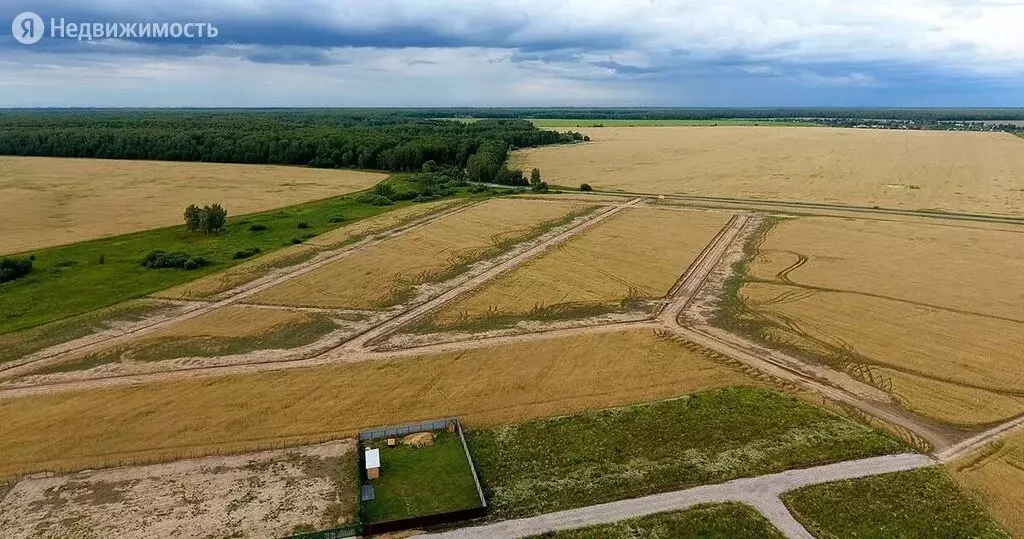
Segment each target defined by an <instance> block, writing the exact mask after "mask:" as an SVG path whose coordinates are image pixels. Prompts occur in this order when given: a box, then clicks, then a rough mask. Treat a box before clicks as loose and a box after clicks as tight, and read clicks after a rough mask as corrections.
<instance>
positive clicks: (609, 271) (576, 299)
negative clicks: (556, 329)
mask: <svg viewBox="0 0 1024 539" xmlns="http://www.w3.org/2000/svg"><path fill="white" fill-rule="evenodd" d="M730 217H731V215H730V214H728V213H724V212H708V211H664V210H656V209H650V208H631V209H628V210H625V211H623V212H621V213H619V214H618V215H615V216H614V217H612V218H611V219H609V220H607V221H605V222H603V223H601V224H600V225H598V226H596V227H594V228H591V229H589V230H586V231H584V232H583V233H582V234H580V235H579V236H576V237H575V238H573V239H571V240H569V241H568V242H566V243H564V244H562V245H559V246H558V247H557V248H556V249H554V250H552V251H550V252H548V253H545V254H544V255H541V256H540V257H538V258H536V259H533V260H530V261H528V262H526V263H525V264H523V265H522V266H520V267H518V268H516V269H515V270H513V271H512V272H510V273H509V274H508V275H505V276H503V277H501V278H500V279H498V280H496V281H494V282H493V283H491V284H489V285H487V286H485V287H484V288H483V289H481V290H480V291H479V292H477V293H475V294H473V295H471V296H469V297H467V298H465V299H463V300H461V301H456V302H454V303H452V304H450V305H448V306H446V307H445V308H444V309H443V310H442V311H440V312H439V313H437V314H436V315H434V316H433V317H432V319H431V323H432V324H434V325H436V326H439V327H442V328H444V327H446V326H460V325H473V324H477V325H480V324H487V323H488V320H489V319H491V320H494V319H505V320H510V321H514V320H522V319H524V318H559V317H566V316H572V315H574V314H579V313H586V312H590V311H605V310H608V309H616V308H619V307H620V306H621V304H622V302H623V301H628V300H637V301H641V300H650V299H656V298H661V297H663V296H665V294H666V293H668V291H669V289H670V288H671V287H672V285H673V283H675V282H676V280H678V279H679V276H680V275H681V274H682V273H683V272H684V271H685V270H686V268H687V266H689V265H690V264H691V263H692V262H693V260H694V259H695V258H696V257H697V255H698V254H700V252H701V250H702V249H704V247H705V246H706V245H707V244H708V242H709V241H710V240H711V239H712V238H713V237H714V236H715V234H716V233H717V232H718V231H719V230H720V229H721V228H722V227H723V226H724V225H725V224H726V223H727V222H728V220H729V218H730Z"/></svg>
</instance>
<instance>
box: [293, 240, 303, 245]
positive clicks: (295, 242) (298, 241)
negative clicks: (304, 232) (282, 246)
mask: <svg viewBox="0 0 1024 539" xmlns="http://www.w3.org/2000/svg"><path fill="white" fill-rule="evenodd" d="M302 241H303V240H301V239H299V238H292V245H298V244H300V243H302Z"/></svg>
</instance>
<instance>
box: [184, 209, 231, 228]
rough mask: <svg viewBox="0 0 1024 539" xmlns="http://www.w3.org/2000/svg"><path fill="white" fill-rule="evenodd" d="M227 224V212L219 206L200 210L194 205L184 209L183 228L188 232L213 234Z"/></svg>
mask: <svg viewBox="0 0 1024 539" xmlns="http://www.w3.org/2000/svg"><path fill="white" fill-rule="evenodd" d="M227 224H228V211H227V210H225V209H224V207H223V206H221V205H220V204H212V205H210V206H203V207H202V208H200V207H199V206H196V205H195V204H192V205H190V206H189V207H187V208H185V228H186V229H188V231H189V232H202V233H204V234H214V233H216V232H220V231H221V230H223V229H224V227H225V226H227Z"/></svg>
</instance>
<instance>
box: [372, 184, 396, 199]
mask: <svg viewBox="0 0 1024 539" xmlns="http://www.w3.org/2000/svg"><path fill="white" fill-rule="evenodd" d="M373 194H375V195H377V196H382V197H384V198H390V199H394V198H395V195H396V191H395V188H394V186H392V185H391V184H390V183H378V184H377V185H376V186H374V188H373Z"/></svg>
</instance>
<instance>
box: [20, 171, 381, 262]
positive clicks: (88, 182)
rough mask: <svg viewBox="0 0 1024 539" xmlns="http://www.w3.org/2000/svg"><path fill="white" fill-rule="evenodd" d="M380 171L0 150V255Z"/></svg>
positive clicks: (269, 204)
mask: <svg viewBox="0 0 1024 539" xmlns="http://www.w3.org/2000/svg"><path fill="white" fill-rule="evenodd" d="M384 178H385V175H383V174H376V173H370V172H355V171H342V170H323V169H312V168H299V167H278V166H263V165H259V166H257V165H222V164H212V163H172V162H156V161H114V160H99V159H57V158H41V157H0V200H3V201H4V204H5V208H7V211H4V212H3V213H2V214H0V230H3V231H4V234H3V235H2V236H0V255H2V254H10V253H18V252H23V251H28V250H30V249H38V248H41V247H50V246H54V245H64V244H68V243H74V242H79V241H85V240H90V239H95V238H101V237H107V236H114V235H118V234H125V233H128V232H137V231H140V230H148V229H151V228H159V227H164V226H171V225H177V224H181V222H182V217H181V215H182V213H181V212H182V211H183V210H184V209H185V207H186V206H188V205H189V204H193V203H197V204H209V203H212V202H221V203H223V204H225V206H226V207H227V208H228V210H229V211H230V212H231V214H232V215H240V214H243V213H251V212H256V211H261V210H268V209H272V208H277V207H281V206H287V205H291V204H298V203H300V202H307V201H310V200H317V199H321V198H327V197H331V196H337V195H341V194H345V193H350V192H353V191H359V190H362V189H366V188H368V187H371V186H373V185H374V184H376V183H379V182H381V181H383V180H384ZM126 207H130V208H132V211H127V212H126V211H124V208H126ZM99 216H103V218H102V219H101V218H99Z"/></svg>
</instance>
